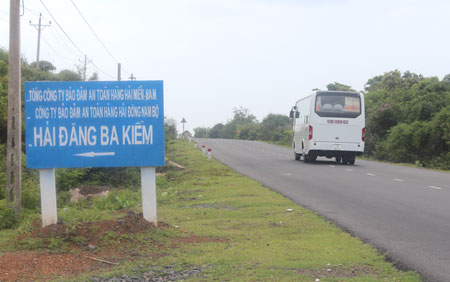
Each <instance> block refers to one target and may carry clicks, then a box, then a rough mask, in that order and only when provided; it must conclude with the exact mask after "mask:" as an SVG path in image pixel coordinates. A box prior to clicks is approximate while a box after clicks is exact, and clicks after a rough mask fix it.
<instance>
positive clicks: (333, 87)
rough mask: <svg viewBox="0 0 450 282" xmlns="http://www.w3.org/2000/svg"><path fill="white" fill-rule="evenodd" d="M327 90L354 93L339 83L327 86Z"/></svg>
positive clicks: (348, 87)
mask: <svg viewBox="0 0 450 282" xmlns="http://www.w3.org/2000/svg"><path fill="white" fill-rule="evenodd" d="M327 89H328V90H335V91H355V90H354V89H352V88H351V87H350V86H348V85H345V84H342V83H339V82H335V83H330V84H328V85H327Z"/></svg>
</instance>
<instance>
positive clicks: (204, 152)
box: [202, 145, 206, 157]
mask: <svg viewBox="0 0 450 282" xmlns="http://www.w3.org/2000/svg"><path fill="white" fill-rule="evenodd" d="M205 154H206V147H205V145H202V157H204V156H205Z"/></svg>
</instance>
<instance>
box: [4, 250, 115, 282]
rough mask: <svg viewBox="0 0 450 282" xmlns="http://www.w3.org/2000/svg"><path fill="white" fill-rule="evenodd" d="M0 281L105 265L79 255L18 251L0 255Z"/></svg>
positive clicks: (66, 273)
mask: <svg viewBox="0 0 450 282" xmlns="http://www.w3.org/2000/svg"><path fill="white" fill-rule="evenodd" d="M0 265H1V266H2V267H0V281H19V280H22V281H31V280H46V279H51V278H56V277H58V276H61V275H62V274H64V276H74V275H76V274H77V273H80V272H82V271H92V270H95V269H98V268H99V267H107V266H104V265H101V263H100V262H96V261H93V260H90V259H87V258H84V257H82V256H81V255H75V254H69V253H67V254H49V253H44V252H32V251H19V252H13V253H6V254H3V255H2V256H1V257H0Z"/></svg>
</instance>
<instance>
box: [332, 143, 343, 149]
mask: <svg viewBox="0 0 450 282" xmlns="http://www.w3.org/2000/svg"><path fill="white" fill-rule="evenodd" d="M333 150H335V151H341V150H342V145H341V144H334V145H333Z"/></svg>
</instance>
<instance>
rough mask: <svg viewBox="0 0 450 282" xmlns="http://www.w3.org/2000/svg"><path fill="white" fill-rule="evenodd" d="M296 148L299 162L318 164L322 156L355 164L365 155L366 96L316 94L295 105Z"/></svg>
mask: <svg viewBox="0 0 450 282" xmlns="http://www.w3.org/2000/svg"><path fill="white" fill-rule="evenodd" d="M290 117H291V118H292V119H293V129H294V140H293V142H292V146H293V149H294V155H295V159H296V160H300V159H301V158H302V157H303V161H304V162H310V161H315V160H316V159H317V157H318V156H324V157H327V158H336V162H337V163H340V162H341V161H342V163H343V164H350V165H353V164H355V156H360V155H362V153H363V152H364V142H365V131H366V129H365V111H364V96H363V95H362V94H361V93H357V92H347V91H315V92H313V93H312V94H311V95H309V96H307V97H305V98H303V99H300V100H298V101H297V103H295V106H294V107H292V110H291V112H290Z"/></svg>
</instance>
